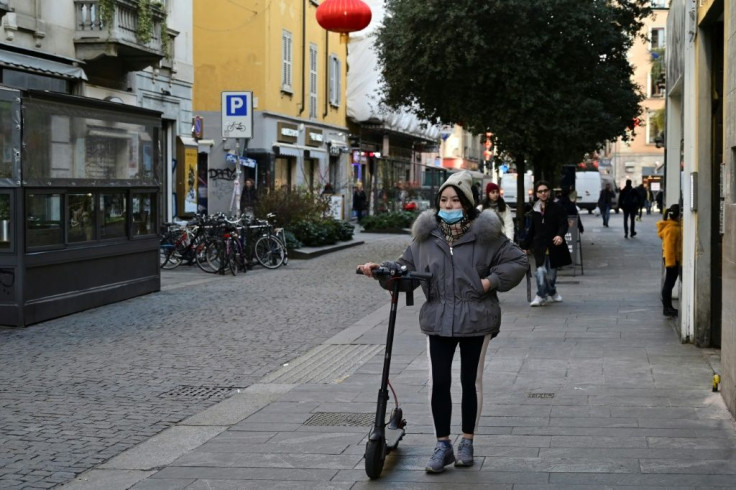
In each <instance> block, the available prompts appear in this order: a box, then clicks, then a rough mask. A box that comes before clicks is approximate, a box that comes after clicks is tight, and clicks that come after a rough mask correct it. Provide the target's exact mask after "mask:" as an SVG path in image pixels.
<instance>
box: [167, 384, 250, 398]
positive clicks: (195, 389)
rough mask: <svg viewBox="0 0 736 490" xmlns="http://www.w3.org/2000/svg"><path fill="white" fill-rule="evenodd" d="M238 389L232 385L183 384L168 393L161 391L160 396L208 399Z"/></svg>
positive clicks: (224, 395)
mask: <svg viewBox="0 0 736 490" xmlns="http://www.w3.org/2000/svg"><path fill="white" fill-rule="evenodd" d="M236 389H237V388H234V387H232V386H189V385H182V386H179V387H177V388H174V389H173V390H171V391H167V392H166V393H161V394H160V395H159V396H161V397H164V398H187V399H189V398H196V399H197V400H206V399H208V398H225V397H227V396H229V395H230V394H231V393H232V392H233V390H236Z"/></svg>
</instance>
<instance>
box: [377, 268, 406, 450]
mask: <svg viewBox="0 0 736 490" xmlns="http://www.w3.org/2000/svg"><path fill="white" fill-rule="evenodd" d="M400 283H401V281H400V280H399V279H395V280H394V281H393V284H392V288H391V311H390V313H389V317H388V330H387V331H386V350H385V352H384V355H383V374H382V375H381V388H380V389H379V390H378V403H377V406H376V421H375V424H374V427H373V432H372V433H371V439H377V438H382V437H384V425H385V420H386V407H387V405H388V377H389V372H390V370H391V350H392V347H393V343H394V327H395V325H396V311H397V309H398V304H399V296H400V294H401V293H400V292H399V285H400Z"/></svg>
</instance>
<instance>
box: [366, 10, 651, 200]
mask: <svg viewBox="0 0 736 490" xmlns="http://www.w3.org/2000/svg"><path fill="white" fill-rule="evenodd" d="M649 3H650V2H649V1H648V0H585V1H580V0H483V1H481V2H479V1H477V0H453V1H452V2H447V1H438V0H387V2H386V17H385V18H384V21H383V25H382V26H381V28H380V29H379V30H378V33H377V37H376V50H377V52H378V58H379V63H380V65H381V70H382V74H383V79H384V84H383V87H382V89H383V94H382V96H383V100H384V102H385V103H386V105H388V106H389V107H392V108H407V107H409V108H411V110H413V111H414V112H415V113H416V114H417V115H418V116H419V117H421V118H425V119H428V120H440V121H442V122H456V123H459V124H463V125H464V126H465V127H466V128H468V129H470V130H472V131H476V132H483V131H486V130H489V131H492V132H493V133H494V139H495V140H496V144H497V145H498V148H499V150H502V151H506V152H507V153H509V154H511V155H513V156H514V159H515V160H516V163H517V168H519V166H520V168H519V171H520V172H523V168H524V164H525V162H530V163H531V164H532V165H533V166H534V173H535V177H537V178H541V177H545V176H546V177H552V176H554V175H556V174H557V170H558V169H559V167H560V166H561V165H563V164H567V163H577V162H579V161H580V160H581V159H582V156H583V155H584V154H585V153H586V152H590V151H591V150H594V149H597V148H600V147H601V146H602V144H603V143H604V142H605V141H606V140H613V139H616V138H621V139H622V140H624V141H626V140H628V139H629V138H630V131H631V130H633V120H634V118H635V117H636V116H638V115H639V113H640V108H639V103H640V102H641V100H642V99H643V96H642V94H641V92H640V90H639V88H638V87H637V86H636V85H635V83H634V82H633V80H632V74H633V68H632V67H631V65H630V64H629V62H628V60H627V57H626V56H627V52H628V50H629V48H630V47H631V45H632V43H633V41H634V39H635V37H636V35H637V33H638V32H640V29H641V27H642V20H643V19H644V18H645V16H646V15H649V13H650V9H649V7H648V4H649ZM519 195H522V193H519ZM520 207H521V206H519V208H520Z"/></svg>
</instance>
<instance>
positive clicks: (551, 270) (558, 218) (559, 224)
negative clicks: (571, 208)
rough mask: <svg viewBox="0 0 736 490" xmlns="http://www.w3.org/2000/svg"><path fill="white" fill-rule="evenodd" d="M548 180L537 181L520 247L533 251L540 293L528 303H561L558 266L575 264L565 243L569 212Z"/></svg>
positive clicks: (539, 304)
mask: <svg viewBox="0 0 736 490" xmlns="http://www.w3.org/2000/svg"><path fill="white" fill-rule="evenodd" d="M551 191H552V189H551V187H550V185H549V182H546V181H544V180H540V181H539V182H537V183H536V184H535V185H534V194H535V196H536V201H534V204H533V205H532V210H531V215H530V219H529V220H528V221H529V229H528V230H527V231H526V233H525V235H526V236H525V238H524V240H523V241H522V242H521V244H520V245H521V248H523V249H524V250H527V251H528V252H529V251H530V252H531V253H532V254H533V255H534V262H535V265H536V278H537V294H536V296H534V299H533V300H532V302H531V303H529V306H542V305H546V304H549V303H559V302H561V301H562V296H561V295H560V293H558V292H557V285H556V282H557V269H558V268H560V267H563V266H565V265H570V264H572V257H571V256H570V250H568V248H567V243H565V233H567V229H568V223H567V214H566V213H565V210H564V208H563V207H562V206H560V205H559V204H557V203H556V202H553V201H552V199H551V198H550V192H551Z"/></svg>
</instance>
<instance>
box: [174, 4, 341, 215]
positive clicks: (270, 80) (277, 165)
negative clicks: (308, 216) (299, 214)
mask: <svg viewBox="0 0 736 490" xmlns="http://www.w3.org/2000/svg"><path fill="white" fill-rule="evenodd" d="M317 6H318V2H314V1H313V0H301V1H298V2H295V1H292V2H268V1H257V0H231V1H228V2H194V28H193V31H194V39H193V46H194V96H193V105H194V107H193V113H194V114H195V115H197V116H200V117H202V119H203V134H202V135H201V136H202V137H201V139H199V140H198V141H195V140H193V139H184V140H185V141H182V146H193V147H196V148H197V152H198V158H197V162H196V163H197V174H198V177H199V178H198V184H199V186H200V188H199V189H198V196H199V201H198V203H199V209H200V211H202V210H205V209H206V210H207V211H208V212H209V213H213V212H218V211H226V212H227V211H235V210H236V209H234V208H237V206H236V205H234V204H233V203H234V201H235V199H233V195H234V192H235V187H237V186H235V185H234V183H238V184H240V185H242V182H243V179H244V178H253V179H254V180H255V182H256V186H257V187H259V188H261V191H262V190H263V189H264V188H268V189H275V188H283V187H286V188H289V189H294V188H306V189H309V190H312V191H315V192H317V191H320V190H322V189H323V188H324V186H325V184H327V183H328V182H329V183H330V184H331V185H332V186H333V188H334V189H335V192H336V193H337V194H344V193H345V192H346V189H347V188H348V170H349V162H348V145H349V144H348V132H347V127H346V110H345V105H346V103H345V83H346V70H347V63H346V56H347V45H346V44H345V43H341V42H340V36H339V35H338V34H336V33H328V32H326V31H325V30H324V29H322V27H320V26H319V24H317V21H316V17H315V13H316V10H317ZM223 92H234V93H235V95H238V94H239V93H245V94H246V97H248V93H250V102H251V103H252V111H251V114H248V115H247V118H246V120H245V121H246V122H245V124H244V127H243V126H239V125H238V124H232V123H239V122H240V121H239V120H233V119H231V118H230V115H229V114H228V113H227V111H225V115H224V116H223V110H224V108H223V107H222V106H223V100H224V97H223ZM240 115H241V116H242V114H240ZM223 119H224V121H225V124H224V125H223ZM223 129H225V130H226V132H223ZM228 129H232V130H233V131H234V132H235V135H240V137H230V136H232V134H233V133H231V132H227V130H228ZM241 130H242V131H241ZM248 136H250V137H248ZM203 143H204V144H203ZM228 154H229V155H230V158H227V157H228ZM237 157H244V158H243V159H241V160H240V161H239V162H237V160H238V158H237ZM228 162H237V163H228ZM202 186H206V190H204V189H202Z"/></svg>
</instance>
